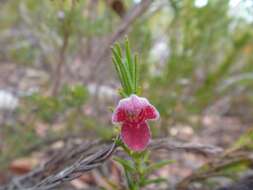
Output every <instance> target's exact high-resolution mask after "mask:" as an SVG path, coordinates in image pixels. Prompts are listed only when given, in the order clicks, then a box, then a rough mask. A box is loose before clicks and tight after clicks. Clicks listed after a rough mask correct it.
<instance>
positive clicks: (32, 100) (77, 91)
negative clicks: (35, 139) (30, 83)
mask: <svg viewBox="0 0 253 190" xmlns="http://www.w3.org/2000/svg"><path fill="white" fill-rule="evenodd" d="M87 95H88V93H87V90H86V88H84V87H83V86H81V85H76V86H71V87H69V86H64V87H63V89H62V92H60V94H59V95H58V96H57V97H54V96H43V95H40V94H39V93H35V94H33V95H32V96H29V97H28V99H27V102H28V103H29V104H30V105H31V107H33V108H32V109H33V110H34V111H36V114H37V116H38V117H39V118H40V119H42V120H44V121H46V122H52V121H53V120H54V119H55V118H56V117H57V115H59V114H63V113H64V112H66V111H67V110H69V109H75V108H80V107H82V106H83V105H84V103H85V101H86V100H87V98H88V96H87ZM29 107H30V106H29Z"/></svg>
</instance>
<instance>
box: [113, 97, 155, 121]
mask: <svg viewBox="0 0 253 190" xmlns="http://www.w3.org/2000/svg"><path fill="white" fill-rule="evenodd" d="M158 118H159V113H158V111H157V110H156V108H155V107H154V106H153V105H151V104H150V103H149V101H148V100H147V99H146V98H143V97H138V96H137V95H135V94H132V95H131V96H130V97H128V98H124V99H122V100H120V102H119V104H118V106H117V107H116V109H115V111H114V113H113V115H112V121H113V122H114V123H117V122H129V123H140V122H143V121H146V120H155V119H158Z"/></svg>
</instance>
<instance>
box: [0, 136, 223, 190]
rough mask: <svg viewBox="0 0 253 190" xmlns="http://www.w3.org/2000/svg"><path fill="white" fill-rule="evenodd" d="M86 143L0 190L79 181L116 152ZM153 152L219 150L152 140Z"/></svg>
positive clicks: (37, 189) (206, 152)
mask: <svg viewBox="0 0 253 190" xmlns="http://www.w3.org/2000/svg"><path fill="white" fill-rule="evenodd" d="M101 142H102V141H99V140H97V141H89V142H87V141H86V142H82V143H79V144H72V146H71V147H69V148H66V149H65V150H62V151H60V152H56V154H55V155H54V156H53V157H52V158H51V159H50V160H49V161H48V162H46V163H45V164H44V165H42V166H40V167H38V168H37V169H35V170H33V171H31V172H30V173H28V174H26V175H24V176H21V177H18V178H14V179H13V180H12V181H11V182H10V184H8V185H7V186H6V187H4V188H3V189H1V188H0V189H1V190H10V189H12V190H21V189H22V190H23V189H26V190H42V189H43V190H46V189H54V188H55V187H57V186H59V185H61V184H63V183H65V182H67V181H71V180H73V179H75V178H78V177H80V176H81V175H82V174H83V173H84V172H87V171H89V170H92V169H95V168H97V167H99V166H101V165H102V164H103V163H104V162H105V161H106V160H108V159H109V158H110V156H111V155H112V154H113V152H114V150H115V149H116V144H115V142H113V143H103V144H101ZM149 148H150V149H151V150H153V151H155V150H157V149H165V150H169V151H187V152H192V153H197V154H202V155H216V154H218V153H221V151H222V150H221V149H220V148H218V147H214V146H210V145H200V144H193V143H180V142H175V141H172V140H169V139H156V140H153V141H152V142H151V144H150V146H149Z"/></svg>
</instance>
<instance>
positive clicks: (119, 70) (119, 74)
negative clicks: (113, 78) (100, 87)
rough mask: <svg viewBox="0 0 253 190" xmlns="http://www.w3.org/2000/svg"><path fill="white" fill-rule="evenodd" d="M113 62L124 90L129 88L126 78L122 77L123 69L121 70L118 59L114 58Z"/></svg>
mask: <svg viewBox="0 0 253 190" xmlns="http://www.w3.org/2000/svg"><path fill="white" fill-rule="evenodd" d="M112 61H113V63H114V65H115V68H116V71H117V73H118V76H119V79H120V83H121V86H122V88H123V89H126V88H127V84H126V83H125V80H124V76H123V75H122V72H121V68H120V66H119V65H118V63H117V61H116V58H115V57H113V58H112Z"/></svg>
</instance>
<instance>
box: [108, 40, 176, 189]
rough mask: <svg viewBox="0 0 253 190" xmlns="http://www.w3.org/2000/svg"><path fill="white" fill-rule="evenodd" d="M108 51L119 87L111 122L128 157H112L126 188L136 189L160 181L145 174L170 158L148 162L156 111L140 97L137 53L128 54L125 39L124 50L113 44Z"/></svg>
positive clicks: (156, 117)
mask: <svg viewBox="0 0 253 190" xmlns="http://www.w3.org/2000/svg"><path fill="white" fill-rule="evenodd" d="M112 52H113V57H112V60H113V63H114V66H115V69H116V72H117V74H118V77H119V80H120V82H121V86H122V88H121V89H120V90H119V94H120V95H121V97H122V99H121V100H120V101H119V102H118V105H117V106H116V108H115V109H114V111H113V114H112V122H113V123H114V124H119V130H118V133H119V137H120V138H117V139H116V141H117V144H118V145H119V146H121V147H122V148H123V150H124V151H125V152H126V153H127V154H128V156H129V157H130V159H122V158H120V157H116V158H114V159H115V160H116V161H117V162H118V163H120V164H121V165H122V166H123V168H124V172H125V176H126V181H127V185H128V189H130V190H138V189H140V188H143V187H145V186H146V185H149V184H153V183H161V182H163V181H164V179H162V178H155V179H149V178H148V176H149V174H150V173H151V172H153V171H154V170H156V169H159V168H161V167H163V166H164V165H167V164H169V163H171V160H163V161H160V162H157V163H151V161H150V160H149V155H150V151H149V150H148V144H149V142H150V140H151V132H150V128H149V125H148V120H157V119H158V118H159V112H158V110H157V109H156V108H155V106H154V105H152V104H151V103H150V102H149V100H148V99H147V98H145V97H141V96H140V87H139V85H138V81H139V80H138V76H139V65H138V56H137V54H135V55H134V56H133V55H132V53H131V51H130V47H129V42H128V40H127V39H126V40H125V44H124V51H123V50H122V48H121V45H120V44H118V43H116V44H115V45H114V47H113V48H112Z"/></svg>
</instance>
